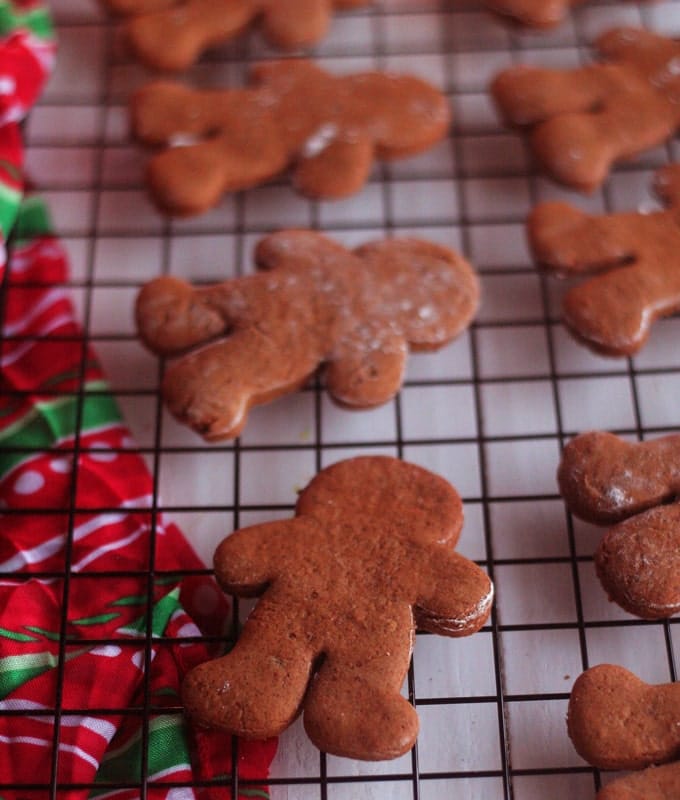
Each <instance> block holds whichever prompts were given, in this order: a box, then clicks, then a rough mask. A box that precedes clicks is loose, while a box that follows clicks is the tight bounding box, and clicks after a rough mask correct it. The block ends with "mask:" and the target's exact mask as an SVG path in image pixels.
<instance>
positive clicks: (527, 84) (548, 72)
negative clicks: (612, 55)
mask: <svg viewBox="0 0 680 800" xmlns="http://www.w3.org/2000/svg"><path fill="white" fill-rule="evenodd" d="M602 69H603V68H602V67H601V66H594V65H589V66H586V67H580V68H578V69H574V70H570V71H566V70H560V69H547V68H544V67H534V66H528V65H524V64H520V65H518V66H515V67H510V68H509V69H506V70H503V71H502V72H500V73H499V74H498V75H497V76H496V77H495V78H494V79H493V81H492V82H491V87H490V90H491V95H492V97H493V99H494V101H495V103H496V107H497V108H498V111H499V112H500V114H501V116H502V118H503V120H504V121H505V122H506V124H508V125H511V126H516V127H525V126H528V125H536V124H537V123H539V122H544V121H545V120H547V119H550V118H551V117H554V116H555V115H558V114H560V115H561V114H575V113H585V112H587V111H590V110H591V109H592V108H593V107H595V106H597V105H598V104H600V103H602V102H603V101H604V100H605V98H606V95H607V92H608V91H609V90H610V89H611V83H612V80H611V77H612V76H611V75H610V74H609V73H608V72H603V71H602ZM605 69H607V70H611V69H614V70H616V69H617V68H611V67H607V68H605Z"/></svg>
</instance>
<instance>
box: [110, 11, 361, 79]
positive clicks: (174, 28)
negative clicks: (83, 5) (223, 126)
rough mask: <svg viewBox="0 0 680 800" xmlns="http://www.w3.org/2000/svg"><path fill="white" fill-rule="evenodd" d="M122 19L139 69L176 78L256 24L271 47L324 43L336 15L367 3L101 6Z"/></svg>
mask: <svg viewBox="0 0 680 800" xmlns="http://www.w3.org/2000/svg"><path fill="white" fill-rule="evenodd" d="M103 1H104V4H105V5H106V6H107V8H108V9H109V10H110V11H112V12H114V13H115V14H119V15H121V16H124V17H125V18H126V21H125V35H126V39H127V41H128V43H129V45H130V47H131V49H132V52H133V53H134V55H135V57H136V58H138V59H139V60H140V61H141V62H142V63H144V64H146V65H147V66H149V67H151V68H152V69H157V70H166V71H168V72H179V71H180V70H183V69H186V68H187V67H190V66H191V65H192V64H193V63H194V62H195V61H196V60H197V59H198V57H199V56H200V55H201V53H203V52H204V51H205V50H207V49H208V48H209V47H212V46H214V45H217V44H222V43H223V42H226V41H228V40H229V39H232V38H234V37H235V36H237V35H238V34H240V33H241V32H243V31H244V30H245V29H246V28H248V27H249V26H250V25H251V24H252V23H253V22H255V21H256V20H259V21H260V23H261V30H262V33H263V35H264V37H265V39H267V41H268V42H269V43H270V44H272V45H274V46H275V47H280V48H283V49H286V50H290V49H295V48H299V47H307V46H309V45H312V44H314V43H315V42H317V41H319V39H321V38H323V36H324V35H325V34H326V31H327V30H328V26H329V23H330V18H331V14H332V13H333V10H334V9H349V8H358V7H359V6H364V5H366V4H367V3H368V2H370V0H103Z"/></svg>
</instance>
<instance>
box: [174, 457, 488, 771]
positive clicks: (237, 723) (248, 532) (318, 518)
mask: <svg viewBox="0 0 680 800" xmlns="http://www.w3.org/2000/svg"><path fill="white" fill-rule="evenodd" d="M295 513H296V515H295V518H294V519H288V520H280V521H277V522H269V523H265V524H262V525H255V526H253V527H250V528H244V529H243V530H240V531H236V533H234V534H232V535H231V536H229V537H228V538H227V539H225V540H224V541H223V542H222V544H221V545H220V546H219V547H218V549H217V552H216V553H215V573H216V577H217V580H218V581H219V583H220V585H221V586H222V587H223V588H224V589H225V590H226V591H228V592H232V593H234V594H237V595H240V596H244V597H250V596H253V595H262V597H261V599H260V600H259V602H258V604H257V606H256V607H255V609H254V611H253V612H252V613H251V614H250V616H249V618H248V620H247V622H246V624H245V627H244V629H243V632H242V634H241V636H240V638H239V640H238V642H237V643H236V646H235V647H234V649H233V650H232V651H231V652H230V653H229V654H228V655H226V656H224V657H222V658H220V659H217V660H214V661H209V662H206V663H205V664H202V665H201V666H199V667H197V668H195V669H194V670H192V671H191V672H190V673H189V674H188V675H187V677H186V679H185V681H184V685H183V687H182V698H183V702H184V705H185V707H186V709H187V711H188V713H189V715H190V716H191V718H192V719H193V720H194V721H195V722H197V723H198V724H200V725H204V726H214V727H218V728H222V729H224V730H227V731H229V732H231V733H233V734H237V735H239V736H244V737H247V738H264V737H268V736H273V735H275V734H278V733H280V732H281V731H283V730H284V729H285V728H286V727H288V726H289V725H290V724H291V723H292V722H293V720H294V719H295V718H296V717H297V715H298V714H299V713H301V712H303V713H304V725H305V729H306V731H307V734H308V735H309V737H310V739H311V740H312V741H313V742H314V744H315V745H316V746H317V747H319V748H320V749H321V750H324V751H326V752H329V753H334V754H336V755H341V756H347V757H350V758H360V759H366V760H379V759H387V758H396V757H397V756H399V755H401V754H402V753H404V752H406V751H407V750H408V749H409V748H410V747H412V746H413V743H414V742H415V739H416V736H417V734H418V717H417V715H416V712H415V710H414V708H413V707H412V706H411V705H410V704H409V703H408V702H407V701H406V700H405V699H404V698H403V697H402V695H401V694H400V690H401V687H402V684H403V681H404V678H405V676H406V672H407V670H408V665H409V661H410V658H411V651H412V648H413V644H414V640H415V636H414V633H415V628H416V626H417V627H418V628H419V629H421V630H426V631H430V632H431V633H438V634H442V635H445V636H467V635H469V634H472V633H474V632H475V631H477V630H479V628H480V627H481V626H482V625H483V624H484V622H485V621H486V619H487V618H488V615H489V612H490V608H491V602H492V596H493V587H492V585H491V582H490V581H489V578H488V577H487V575H486V574H485V573H484V572H483V571H482V570H481V569H480V568H479V567H478V566H476V565H475V564H474V563H473V562H472V561H469V560H468V559H466V558H464V557H463V556H461V555H459V554H458V553H456V552H455V550H454V547H455V544H456V542H457V540H458V537H459V534H460V530H461V527H462V522H463V510H462V504H461V501H460V497H459V496H458V493H457V492H456V491H455V489H454V488H453V487H452V486H451V485H450V484H448V483H447V482H446V481H445V480H444V479H442V478H440V477H438V476H437V475H434V474H433V473H431V472H428V471H426V470H424V469H422V468H421V467H417V466H414V465H412V464H407V463H404V462H403V461H399V460H398V459H394V458H388V457H368V458H355V459H350V460H349V461H341V462H339V463H337V464H334V465H333V466H330V467H328V468H326V469H324V470H323V471H322V472H320V473H319V474H318V475H317V476H316V478H314V480H313V481H312V482H311V483H310V484H309V485H308V486H307V488H306V489H304V490H303V491H302V493H301V494H300V497H299V499H298V502H297V507H296V512H295Z"/></svg>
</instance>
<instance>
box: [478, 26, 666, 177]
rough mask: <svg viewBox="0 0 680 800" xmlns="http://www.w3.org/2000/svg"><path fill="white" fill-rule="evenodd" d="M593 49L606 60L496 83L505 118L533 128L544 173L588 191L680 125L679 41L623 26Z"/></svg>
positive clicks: (507, 75)
mask: <svg viewBox="0 0 680 800" xmlns="http://www.w3.org/2000/svg"><path fill="white" fill-rule="evenodd" d="M595 46H596V49H597V50H598V51H599V53H600V54H601V56H602V58H603V59H604V63H598V64H589V65H587V66H584V67H577V68H576V69H570V70H554V69H542V68H540V67H528V66H517V67H512V68H510V69H508V70H505V71H504V72H502V73H501V74H500V75H499V76H498V77H497V78H496V79H495V80H494V81H493V83H492V86H491V92H492V94H493V97H494V99H495V101H496V104H497V106H498V109H499V111H500V113H501V115H502V117H503V118H504V119H505V121H506V122H507V123H508V124H510V125H514V126H520V127H526V128H529V129H530V131H531V133H530V136H531V146H532V150H533V152H534V154H535V156H536V157H537V159H538V161H539V162H541V164H542V165H543V167H544V168H545V169H546V171H547V172H548V173H549V174H550V175H551V176H552V177H553V178H554V179H555V180H557V181H559V182H560V183H564V184H566V185H567V186H572V187H574V188H576V189H582V190H584V191H592V190H593V189H595V188H596V187H598V186H599V185H600V184H601V183H602V182H603V181H604V179H605V178H606V177H607V175H608V174H609V171H610V169H611V167H612V165H613V164H614V163H615V162H618V161H620V160H622V159H626V158H630V157H632V156H635V155H638V154H639V153H641V152H643V151H644V150H647V149H649V148H651V147H654V146H656V145H658V144H661V143H662V142H663V141H664V140H666V139H667V138H669V137H670V136H672V135H673V133H674V132H675V131H676V129H677V128H678V125H679V124H680V104H679V103H678V100H679V99H680V76H679V75H678V74H677V69H675V66H674V65H675V64H676V62H677V59H678V57H680V43H679V42H676V41H675V40H672V39H668V38H666V37H663V36H659V35H657V34H653V33H651V32H649V31H644V30H638V29H634V28H621V29H616V30H613V31H610V32H608V33H606V34H604V36H602V37H600V38H599V39H598V40H597V42H596V45H595Z"/></svg>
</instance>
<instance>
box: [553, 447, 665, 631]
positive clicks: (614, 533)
mask: <svg viewBox="0 0 680 800" xmlns="http://www.w3.org/2000/svg"><path fill="white" fill-rule="evenodd" d="M558 483H559V487H560V492H561V494H562V497H563V498H564V500H565V502H566V504H567V507H568V508H569V510H570V511H571V512H572V513H574V514H575V515H576V516H578V517H580V518H581V519H585V520H588V521H590V522H595V523H597V524H600V525H605V524H609V523H612V522H616V523H618V524H616V525H614V526H613V527H612V528H610V529H609V530H608V531H607V533H606V534H605V536H604V538H603V539H602V541H601V543H600V546H599V548H598V549H597V551H596V553H595V568H596V570H597V575H598V577H599V579H600V581H601V583H602V585H603V586H604V588H605V590H606V591H607V593H608V595H609V597H610V599H612V600H614V601H615V602H617V603H618V604H619V605H620V606H621V607H622V608H624V609H625V610H626V611H628V612H630V613H631V614H635V615H637V616H639V617H643V618H645V619H662V618H665V617H670V616H672V615H673V614H676V613H677V612H678V611H680V503H678V502H677V501H678V495H679V494H680V435H677V434H676V435H672V436H664V437H662V438H659V439H654V440H652V441H647V442H637V443H629V442H625V441H623V440H622V439H620V438H619V437H617V436H614V435H613V434H611V433H601V432H597V431H593V432H590V433H584V434H581V435H580V436H577V437H576V438H575V439H572V440H571V441H570V442H569V443H568V444H567V446H566V447H565V448H564V453H563V455H562V461H561V463H560V467H559V470H558Z"/></svg>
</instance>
